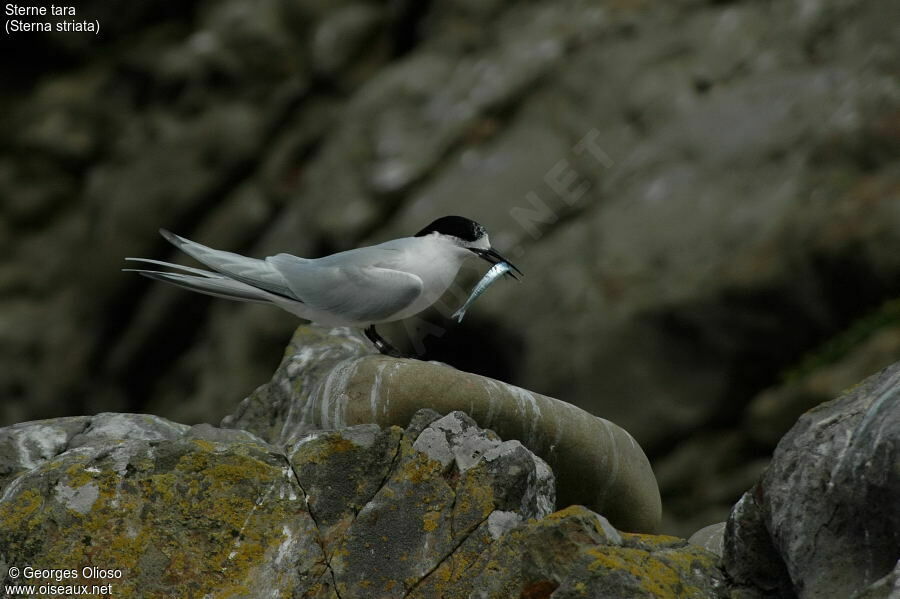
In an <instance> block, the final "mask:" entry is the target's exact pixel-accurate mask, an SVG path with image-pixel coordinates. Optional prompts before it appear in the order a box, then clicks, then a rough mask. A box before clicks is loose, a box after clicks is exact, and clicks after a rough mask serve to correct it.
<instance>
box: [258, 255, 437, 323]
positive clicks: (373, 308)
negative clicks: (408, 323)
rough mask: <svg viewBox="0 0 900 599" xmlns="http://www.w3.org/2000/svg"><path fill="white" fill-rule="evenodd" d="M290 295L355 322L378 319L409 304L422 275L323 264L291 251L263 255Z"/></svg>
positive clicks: (386, 269)
mask: <svg viewBox="0 0 900 599" xmlns="http://www.w3.org/2000/svg"><path fill="white" fill-rule="evenodd" d="M266 262H268V263H269V264H270V265H272V266H273V267H274V268H275V269H276V270H277V271H278V272H279V273H281V275H282V277H283V278H284V280H285V281H286V282H287V285H288V287H289V288H290V290H291V293H292V295H293V296H295V297H296V298H297V299H298V300H300V301H301V302H303V303H304V304H306V305H308V306H309V307H311V308H315V309H317V310H321V311H324V312H328V313H331V314H335V315H340V316H341V317H343V318H346V319H348V320H353V321H356V322H361V323H366V322H378V321H382V320H384V319H387V318H390V317H391V316H393V315H394V314H396V313H398V312H400V311H401V310H403V309H404V308H406V307H408V306H409V305H410V304H412V303H413V302H414V301H415V300H416V299H417V298H418V297H419V296H420V295H421V294H422V279H420V278H419V277H417V276H416V275H414V274H410V273H406V272H402V271H399V270H393V269H390V268H383V267H378V266H345V267H342V266H323V265H319V264H316V263H315V261H312V260H303V259H302V258H297V257H296V256H291V255H290V254H278V255H276V256H271V257H269V258H266Z"/></svg>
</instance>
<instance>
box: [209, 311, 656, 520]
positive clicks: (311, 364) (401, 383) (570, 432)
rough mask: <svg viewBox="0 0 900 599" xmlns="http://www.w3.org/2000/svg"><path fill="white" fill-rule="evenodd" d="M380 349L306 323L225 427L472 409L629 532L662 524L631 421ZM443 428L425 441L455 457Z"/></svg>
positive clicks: (563, 489)
mask: <svg viewBox="0 0 900 599" xmlns="http://www.w3.org/2000/svg"><path fill="white" fill-rule="evenodd" d="M371 351H372V350H371V349H370V347H369V346H366V345H364V342H363V341H362V340H361V336H360V335H359V334H358V333H355V334H350V333H349V332H348V331H347V330H343V329H335V330H330V331H329V330H327V329H318V328H315V327H310V326H301V327H300V328H299V329H298V330H297V333H296V335H295V337H294V341H292V344H291V347H290V348H289V350H288V352H287V354H286V356H285V359H284V361H283V362H282V364H281V366H279V368H278V370H277V371H276V373H275V375H274V377H273V379H272V381H271V382H270V383H268V384H267V385H264V386H263V387H261V388H260V389H258V390H257V391H256V392H255V393H254V394H253V395H251V396H250V397H248V398H247V399H246V400H244V402H243V403H242V404H241V406H240V407H239V408H238V410H237V411H236V413H235V415H234V416H232V417H229V418H226V419H225V420H224V421H223V425H225V426H231V427H238V428H243V429H246V430H249V431H252V432H253V433H255V434H257V435H260V436H261V437H262V438H264V439H267V440H269V441H270V442H273V443H279V444H290V443H292V442H294V441H295V440H296V439H298V438H301V437H303V435H305V434H306V433H307V432H308V431H311V430H318V429H322V428H326V429H329V428H341V427H344V426H352V425H356V424H368V423H375V424H379V425H381V426H390V425H392V424H394V425H396V424H398V423H406V422H409V420H410V419H411V418H412V417H413V415H414V414H415V413H416V411H418V410H419V409H421V408H430V409H434V410H437V411H439V412H449V411H453V410H463V411H465V412H466V413H467V414H469V415H471V416H472V417H473V418H474V419H475V421H476V422H478V424H479V425H480V426H482V427H490V428H492V429H494V430H496V431H497V433H498V434H499V435H500V436H501V437H504V438H508V439H518V440H521V442H522V443H523V444H524V445H525V446H526V447H528V448H529V449H530V450H531V451H534V452H535V453H537V454H538V455H539V456H541V457H542V458H543V459H544V460H546V461H547V463H548V464H550V466H551V467H552V468H553V470H554V472H556V474H557V481H558V494H559V499H560V501H561V502H562V503H564V504H570V503H581V504H584V505H586V506H588V507H590V508H591V509H594V510H596V511H598V512H600V513H602V514H603V515H604V516H606V517H607V518H609V519H610V521H611V522H613V523H614V524H615V525H616V526H617V527H619V528H622V529H625V530H631V531H655V529H656V528H657V527H658V525H659V518H660V500H659V491H658V489H657V486H656V479H655V478H654V476H653V472H652V470H651V469H650V465H649V463H648V462H647V458H646V457H645V456H644V453H643V452H642V451H641V449H640V447H639V446H638V445H637V443H636V442H635V441H634V439H633V438H632V437H631V436H630V435H629V434H628V433H627V432H625V431H624V430H623V429H621V428H619V427H617V426H616V425H614V424H612V423H611V422H609V421H607V420H604V419H602V418H597V417H595V416H592V415H591V414H588V413H587V412H584V411H583V410H580V409H578V408H576V407H575V406H572V405H570V404H567V403H564V402H561V401H559V400H556V399H553V398H550V397H546V396H542V395H538V394H536V393H531V392H530V391H526V390H524V389H520V388H518V387H514V386H512V385H507V384H505V383H501V382H499V381H495V380H492V379H488V378H485V377H479V376H475V375H470V374H466V373H462V372H459V371H457V370H455V369H453V368H450V367H448V366H446V365H443V364H437V363H427V362H421V361H418V360H398V359H395V358H388V357H386V356H381V355H369V354H370V353H371ZM434 434H435V435H436V438H435V439H427V440H424V441H422V446H421V447H422V448H423V449H426V448H427V449H428V450H429V451H432V452H435V453H434V455H435V456H444V457H446V456H449V455H450V452H451V449H452V448H451V447H447V446H444V445H441V443H440V435H439V434H438V433H434ZM479 451H480V450H479ZM442 459H443V458H442Z"/></svg>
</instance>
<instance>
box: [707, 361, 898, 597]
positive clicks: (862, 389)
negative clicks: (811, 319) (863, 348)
mask: <svg viewBox="0 0 900 599" xmlns="http://www.w3.org/2000/svg"><path fill="white" fill-rule="evenodd" d="M898 434H900V363H897V364H894V365H893V366H890V367H888V368H886V369H884V370H883V371H881V372H880V373H878V374H876V375H873V376H872V377H869V378H868V379H866V380H865V381H864V382H862V383H860V384H859V385H857V386H856V387H854V388H853V389H851V390H850V391H848V392H847V393H846V394H845V395H843V396H841V397H839V398H837V399H835V400H833V401H830V402H827V403H825V404H822V405H821V406H819V407H817V408H814V409H812V410H810V411H809V412H807V413H806V414H805V415H804V416H803V417H802V418H801V419H800V420H799V421H798V423H797V424H796V425H795V426H794V428H793V429H791V431H790V432H789V433H788V434H787V435H786V436H785V437H784V438H783V439H782V440H781V442H780V443H779V444H778V448H777V450H776V452H775V455H774V457H773V459H772V463H771V465H770V466H769V468H768V470H767V471H766V473H765V475H764V476H763V478H762V479H761V481H760V482H759V483H758V485H757V486H756V487H755V488H754V489H753V490H752V491H750V492H749V493H747V494H745V495H744V497H743V499H742V500H741V501H740V502H739V503H738V505H737V506H736V507H735V509H734V511H733V512H732V514H731V518H730V519H729V522H728V529H727V531H726V540H725V562H724V563H725V566H726V569H727V570H728V571H729V574H730V575H731V576H732V578H733V579H735V580H736V581H738V582H740V583H745V584H748V585H750V586H752V587H756V588H759V589H762V590H763V591H770V590H771V589H774V588H783V587H784V573H787V575H789V577H790V581H791V584H792V586H793V589H794V592H796V594H797V595H798V596H799V597H801V598H806V597H810V598H813V597H827V596H847V597H850V596H852V595H853V594H854V593H858V592H861V591H862V590H863V589H865V588H866V587H868V586H869V585H872V584H873V583H875V582H876V581H877V580H878V579H879V578H882V577H884V576H887V575H888V574H889V573H890V572H891V571H892V570H893V569H894V567H895V565H896V563H897V561H898V559H900V455H898V451H900V442H898ZM777 563H780V564H781V566H780V567H776V564H777ZM773 577H774V579H773Z"/></svg>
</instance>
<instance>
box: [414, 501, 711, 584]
mask: <svg viewBox="0 0 900 599" xmlns="http://www.w3.org/2000/svg"><path fill="white" fill-rule="evenodd" d="M489 528H490V527H489V526H487V527H483V529H478V530H476V531H475V532H474V533H473V534H472V535H471V536H470V537H469V538H468V539H466V541H465V542H464V543H463V544H462V545H461V546H460V547H459V549H458V550H457V551H456V552H455V553H454V554H453V555H452V556H450V558H448V559H447V560H445V562H444V563H443V564H441V565H440V566H439V567H438V568H437V569H436V570H435V571H434V573H433V574H432V575H431V576H430V577H428V578H427V579H426V580H425V581H424V582H423V583H421V584H420V585H418V586H417V587H416V588H415V589H414V591H413V592H412V593H411V594H410V595H409V596H410V597H415V598H416V599H427V598H430V597H446V598H448V599H449V598H455V597H460V598H463V597H486V598H488V597H489V598H497V599H500V598H507V597H525V598H528V599H532V598H534V599H537V598H549V597H551V596H552V597H553V598H554V599H556V598H557V597H560V598H565V599H570V598H571V599H574V598H575V597H616V598H617V599H629V598H638V597H641V598H644V597H646V598H649V597H684V598H688V597H690V598H694V599H701V598H703V599H714V598H715V599H718V598H722V599H724V598H725V597H727V596H728V595H727V585H726V581H725V578H724V576H723V574H722V573H721V572H720V571H719V569H718V565H717V562H718V560H717V559H716V556H715V555H713V554H712V553H709V552H708V551H705V550H704V549H701V548H699V547H694V546H692V545H689V544H688V543H687V542H686V541H685V540H684V539H676V538H674V537H666V536H652V535H636V534H628V533H621V534H620V533H618V532H617V531H616V530H615V529H614V528H613V527H612V526H610V524H609V523H608V522H607V521H606V520H605V519H604V518H603V517H602V516H598V515H597V514H595V513H593V512H591V511H590V510H587V509H585V508H584V507H582V506H571V507H569V508H566V509H564V510H561V511H559V512H556V513H554V514H551V515H550V516H549V517H547V518H544V519H542V520H536V521H530V522H528V523H527V524H524V525H522V526H519V527H517V528H514V529H512V530H510V531H509V532H508V533H506V534H505V535H503V536H501V537H499V539H495V540H494V541H493V542H491V540H490V535H491V532H490V529H489ZM485 529H487V530H485ZM507 564H514V566H512V567H508V566H506V565H507Z"/></svg>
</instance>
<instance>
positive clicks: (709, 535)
mask: <svg viewBox="0 0 900 599" xmlns="http://www.w3.org/2000/svg"><path fill="white" fill-rule="evenodd" d="M725 524H726V523H725V522H717V523H716V524H710V525H709V526H704V527H703V528H701V529H700V530H698V531H697V532H695V533H694V534H692V535H691V536H690V537H689V538H688V543H691V544H692V545H696V546H698V547H703V548H704V549H706V550H707V551H711V552H712V553H715V554H716V555H718V556H720V557H721V556H722V553H723V552H724V550H725Z"/></svg>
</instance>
